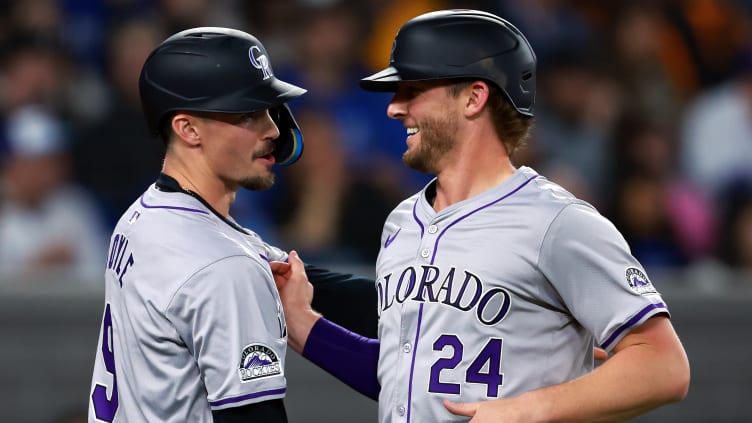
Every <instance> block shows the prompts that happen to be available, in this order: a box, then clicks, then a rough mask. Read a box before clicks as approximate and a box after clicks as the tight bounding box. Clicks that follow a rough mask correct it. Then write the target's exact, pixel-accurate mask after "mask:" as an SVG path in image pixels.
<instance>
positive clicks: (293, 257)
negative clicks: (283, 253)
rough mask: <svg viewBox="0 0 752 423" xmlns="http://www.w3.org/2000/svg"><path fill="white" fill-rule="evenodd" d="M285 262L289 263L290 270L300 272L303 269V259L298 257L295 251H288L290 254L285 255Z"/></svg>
mask: <svg viewBox="0 0 752 423" xmlns="http://www.w3.org/2000/svg"><path fill="white" fill-rule="evenodd" d="M287 262H288V263H290V270H292V272H293V273H300V272H301V271H303V268H304V266H303V260H301V259H300V256H299V255H298V252H297V251H295V250H292V251H290V254H288V255H287Z"/></svg>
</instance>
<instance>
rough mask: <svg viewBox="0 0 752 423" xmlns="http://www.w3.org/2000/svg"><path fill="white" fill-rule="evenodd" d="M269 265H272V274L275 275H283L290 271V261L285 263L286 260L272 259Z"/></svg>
mask: <svg viewBox="0 0 752 423" xmlns="http://www.w3.org/2000/svg"><path fill="white" fill-rule="evenodd" d="M269 267H271V269H272V274H273V275H275V276H276V275H280V276H283V275H284V274H285V273H287V272H289V271H290V263H285V262H284V261H270V262H269Z"/></svg>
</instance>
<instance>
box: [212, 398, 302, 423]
mask: <svg viewBox="0 0 752 423" xmlns="http://www.w3.org/2000/svg"><path fill="white" fill-rule="evenodd" d="M212 417H213V418H214V423H248V422H265V423H287V413H286V412H285V404H284V403H283V402H282V399H274V400H269V401H262V402H257V403H254V404H248V405H243V406H240V407H232V408H225V409H223V410H216V411H212Z"/></svg>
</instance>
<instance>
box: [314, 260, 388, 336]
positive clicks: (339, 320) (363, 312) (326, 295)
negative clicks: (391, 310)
mask: <svg viewBox="0 0 752 423" xmlns="http://www.w3.org/2000/svg"><path fill="white" fill-rule="evenodd" d="M305 271H306V274H307V275H308V280H309V281H310V282H311V284H312V285H313V290H314V291H313V304H312V306H313V309H314V310H316V311H318V312H320V313H321V314H323V315H324V317H326V318H327V319H328V320H330V321H332V322H334V323H336V324H338V325H340V326H342V327H344V328H346V329H348V330H350V331H352V332H355V333H358V334H360V335H362V336H365V337H367V338H376V337H377V330H378V323H379V316H378V312H377V307H378V302H377V295H376V284H375V282H374V280H373V279H371V278H366V277H363V276H357V275H352V274H347V273H338V272H333V271H331V270H328V269H324V268H321V267H318V266H315V265H311V264H306V265H305Z"/></svg>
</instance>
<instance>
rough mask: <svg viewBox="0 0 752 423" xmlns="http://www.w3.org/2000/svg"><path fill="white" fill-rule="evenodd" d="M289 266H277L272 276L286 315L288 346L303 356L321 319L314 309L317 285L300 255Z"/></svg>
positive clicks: (294, 255)
mask: <svg viewBox="0 0 752 423" xmlns="http://www.w3.org/2000/svg"><path fill="white" fill-rule="evenodd" d="M287 262H288V264H289V268H288V269H287V270H286V268H285V266H281V265H274V267H273V268H272V272H273V273H274V280H275V282H276V283H277V289H278V290H279V296H280V298H281V300H282V308H283V310H284V312H285V321H286V322H287V334H288V337H287V342H288V343H289V344H290V347H292V349H294V350H295V351H297V352H302V351H303V347H304V346H305V342H306V340H307V339H308V335H309V334H310V333H311V328H312V327H313V325H314V324H315V323H316V321H317V320H318V319H319V318H321V315H320V314H318V313H316V312H315V311H313V309H312V308H311V302H312V301H313V285H311V283H310V282H309V281H308V276H307V275H306V273H305V266H304V264H303V261H302V260H301V259H300V257H299V256H298V253H297V252H296V251H290V254H289V255H288V258H287ZM275 268H276V270H275ZM275 272H276V273H275ZM280 281H281V282H282V283H280Z"/></svg>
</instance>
